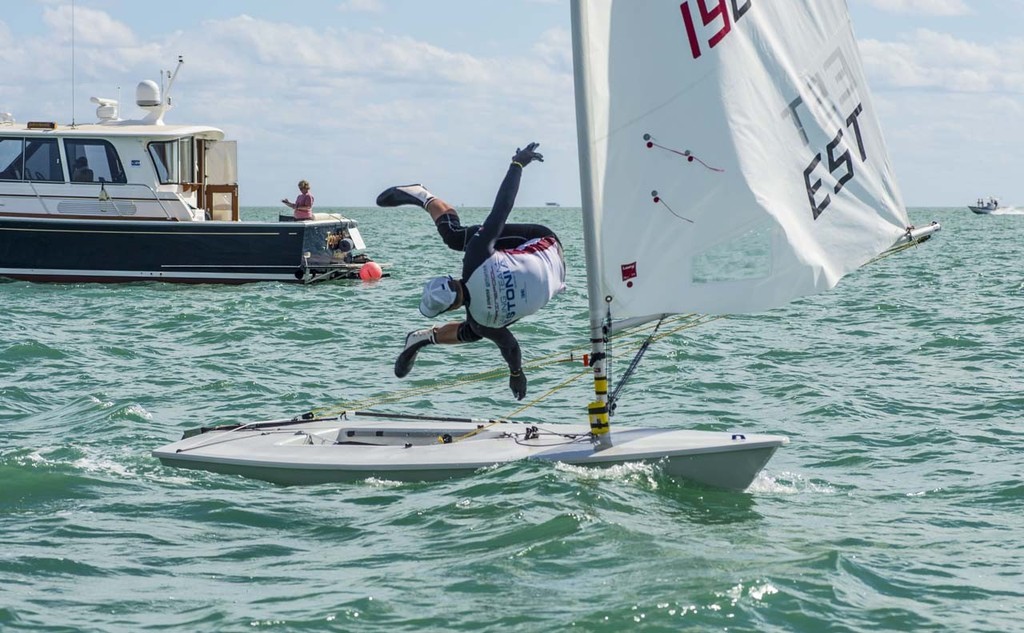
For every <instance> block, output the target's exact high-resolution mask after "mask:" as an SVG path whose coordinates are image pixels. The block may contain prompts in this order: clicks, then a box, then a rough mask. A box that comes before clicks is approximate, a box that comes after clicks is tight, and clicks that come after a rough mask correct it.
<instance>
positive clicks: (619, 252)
mask: <svg viewBox="0 0 1024 633" xmlns="http://www.w3.org/2000/svg"><path fill="white" fill-rule="evenodd" d="M572 27H573V53H574V61H575V77H576V102H577V127H578V135H579V155H580V167H581V187H582V201H583V218H584V231H585V244H586V264H587V280H588V291H589V301H590V335H591V346H592V352H591V355H590V358H591V364H592V367H593V376H594V392H595V398H594V401H593V402H592V403H591V404H590V405H589V424H576V425H574V424H560V423H555V424H517V423H511V422H506V421H495V420H477V419H460V418H423V417H420V416H385V418H383V419H382V418H380V417H377V416H379V415H381V414H376V413H372V412H358V411H353V412H346V413H344V414H341V415H338V416H332V417H328V418H314V417H313V416H312V415H311V414H307V415H305V416H300V417H299V418H295V419H289V420H278V421H270V422H261V423H251V424H241V425H234V426H222V427H214V428H212V429H206V428H204V429H199V430H197V431H192V432H189V433H186V437H185V438H184V439H182V440H181V441H179V442H176V443H173V444H170V445H168V446H165V447H162V448H160V449H157V450H156V451H154V455H155V456H156V457H158V458H159V459H160V460H161V461H162V462H163V463H165V464H168V465H172V466H178V467H186V468H199V469H205V470H211V471H216V472H224V473H236V474H240V475H245V476H249V477H254V478H258V479H264V480H268V481H272V482H278V483H285V484H299V483H317V482H327V481H344V480H353V479H363V478H366V477H370V476H375V477H381V478H386V479H396V480H430V479H440V478H446V477H451V476H454V475H459V474H466V473H469V472H472V471H474V470H476V469H479V468H482V467H487V466H491V465H495V464H502V463H506V462H510V461H513V460H523V459H533V460H545V461H551V462H563V463H567V464H577V465H585V466H610V465H615V464H622V463H630V462H652V463H656V464H657V465H658V466H657V467H658V468H660V469H662V471H663V472H664V473H666V474H668V475H670V476H675V477H681V478H685V479H689V480H693V481H696V482H699V483H702V484H707V485H711V486H717V487H723V488H729V489H744V488H746V487H747V486H748V485H749V484H750V483H751V482H752V481H753V479H754V478H755V477H756V476H757V474H758V472H759V471H760V470H761V469H762V467H763V466H764V465H765V463H766V462H767V461H768V460H769V458H770V457H771V456H772V454H773V453H774V452H775V450H776V449H777V448H778V447H779V446H781V445H783V444H785V443H786V441H787V440H786V438H784V437H779V436H768V435H754V434H748V433H745V432H730V433H714V432H700V431H689V430H676V429H666V428H635V427H632V426H629V427H625V428H623V427H622V426H620V424H619V419H620V418H621V417H625V416H622V415H621V414H620V416H617V417H616V418H615V420H616V428H615V429H614V430H612V428H611V425H610V421H611V420H610V417H611V414H614V413H615V406H614V405H615V399H616V395H617V394H616V393H612V394H609V382H610V381H609V369H610V359H609V357H608V349H607V345H606V344H607V343H608V340H609V337H610V336H611V335H612V334H613V333H615V332H617V331H621V330H623V329H625V328H627V327H631V326H633V325H636V324H640V323H645V322H650V321H654V320H658V319H661V318H664V317H666V316H667V315H675V314H689V313H703V314H727V313H740V312H756V311H762V310H767V309H770V308H773V307H776V306H780V305H783V304H785V303H787V302H789V301H791V300H793V299H795V298H797V297H800V296H804V295H808V294H812V293H816V292H820V291H824V290H828V289H830V288H832V287H834V286H835V285H836V283H837V282H838V281H839V279H840V278H841V277H843V275H845V274H847V273H849V272H851V271H853V270H855V269H857V268H858V267H860V266H862V265H864V264H865V263H866V262H868V261H870V260H872V259H874V258H876V257H877V256H879V255H880V254H883V253H886V252H888V251H891V250H894V249H899V248H902V247H905V246H907V245H910V244H914V243H917V242H919V241H922V240H924V239H927V238H928V237H929V236H930V235H931V234H932V233H933V232H934V231H936V230H938V225H935V224H933V225H931V226H929V227H926V228H923V229H914V228H912V227H910V226H909V224H910V223H909V220H908V217H907V213H906V210H905V208H904V206H903V203H902V200H901V196H900V193H899V190H898V188H897V186H896V181H895V179H894V177H893V173H892V169H891V167H890V163H889V158H888V155H887V150H886V148H885V145H884V143H883V140H882V135H881V131H880V129H879V126H878V121H877V117H876V115H875V109H874V107H873V105H872V103H871V99H870V95H869V94H868V88H867V83H866V81H865V77H864V74H863V70H862V66H861V61H860V56H859V53H858V49H857V44H856V41H855V39H854V35H853V30H852V27H851V24H850V20H849V15H848V13H847V8H846V3H845V0H788V1H787V2H769V1H767V0H688V1H685V2H680V1H679V0H644V1H643V2H637V1H636V0H572ZM541 316H542V315H541ZM631 369H632V367H631ZM626 373H627V374H629V373H631V371H630V370H627V372H626ZM621 384H622V382H621V381H620V384H619V386H621Z"/></svg>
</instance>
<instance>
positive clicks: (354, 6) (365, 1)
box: [338, 0, 384, 13]
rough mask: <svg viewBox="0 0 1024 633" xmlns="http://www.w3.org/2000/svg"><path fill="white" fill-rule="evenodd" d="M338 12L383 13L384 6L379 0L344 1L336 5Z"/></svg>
mask: <svg viewBox="0 0 1024 633" xmlns="http://www.w3.org/2000/svg"><path fill="white" fill-rule="evenodd" d="M338 10H339V11H342V12H344V13H383V12H384V5H383V4H382V3H381V0H345V2H342V3H341V4H340V5H338Z"/></svg>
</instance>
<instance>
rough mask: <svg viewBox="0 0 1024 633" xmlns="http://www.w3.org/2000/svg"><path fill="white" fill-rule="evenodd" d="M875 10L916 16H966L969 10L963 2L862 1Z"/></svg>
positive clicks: (926, 0)
mask: <svg viewBox="0 0 1024 633" xmlns="http://www.w3.org/2000/svg"><path fill="white" fill-rule="evenodd" d="M862 1H863V2H864V3H866V4H869V5H871V6H873V7H875V8H876V9H879V10H881V11H886V12H889V13H909V14H917V15H941V16H947V15H967V14H970V13H971V8H970V7H969V6H967V4H966V3H965V2H964V0H862Z"/></svg>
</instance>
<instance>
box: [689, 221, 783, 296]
mask: <svg viewBox="0 0 1024 633" xmlns="http://www.w3.org/2000/svg"><path fill="white" fill-rule="evenodd" d="M773 234H774V229H773V228H772V227H770V226H763V227H757V228H754V229H751V230H750V231H747V232H746V233H744V234H742V235H740V236H739V237H736V238H734V239H731V240H728V241H726V242H724V243H721V244H717V245H715V246H712V247H711V248H709V249H707V250H705V251H704V252H702V253H699V254H697V255H695V256H694V257H693V268H692V279H693V283H696V284H709V283H718V282H723V281H741V280H745V279H764V278H767V277H769V276H771V274H772V239H773V238H772V236H773Z"/></svg>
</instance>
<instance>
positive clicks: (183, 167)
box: [149, 137, 196, 185]
mask: <svg viewBox="0 0 1024 633" xmlns="http://www.w3.org/2000/svg"><path fill="white" fill-rule="evenodd" d="M192 146H193V143H192V137H189V138H179V139H175V140H173V141H153V142H152V143H150V144H149V156H150V158H152V159H153V167H155V168H156V175H157V177H158V178H159V179H160V183H161V184H164V185H170V184H180V183H190V182H195V171H196V170H195V159H194V154H193V151H192Z"/></svg>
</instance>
